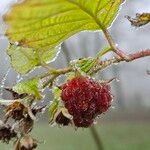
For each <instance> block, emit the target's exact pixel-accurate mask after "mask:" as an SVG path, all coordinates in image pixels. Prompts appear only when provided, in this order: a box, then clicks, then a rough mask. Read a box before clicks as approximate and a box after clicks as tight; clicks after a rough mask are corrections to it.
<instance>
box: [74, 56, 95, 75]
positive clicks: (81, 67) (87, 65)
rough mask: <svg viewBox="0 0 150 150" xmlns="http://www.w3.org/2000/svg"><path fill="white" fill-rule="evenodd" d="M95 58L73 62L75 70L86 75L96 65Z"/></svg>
mask: <svg viewBox="0 0 150 150" xmlns="http://www.w3.org/2000/svg"><path fill="white" fill-rule="evenodd" d="M96 60H97V59H95V58H92V57H88V58H83V59H81V60H78V61H77V62H75V64H74V65H75V68H76V69H78V71H81V72H84V73H88V72H89V71H90V70H91V68H92V67H94V65H95V64H96Z"/></svg>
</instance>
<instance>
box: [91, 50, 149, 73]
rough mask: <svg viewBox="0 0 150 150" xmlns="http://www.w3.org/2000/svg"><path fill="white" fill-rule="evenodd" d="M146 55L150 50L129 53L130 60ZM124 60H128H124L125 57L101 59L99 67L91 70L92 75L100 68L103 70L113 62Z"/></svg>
mask: <svg viewBox="0 0 150 150" xmlns="http://www.w3.org/2000/svg"><path fill="white" fill-rule="evenodd" d="M146 56H150V50H149V49H148V50H143V51H139V52H136V53H134V54H129V55H128V62H130V61H134V60H136V59H139V58H142V57H146ZM123 61H126V60H124V58H120V57H119V58H117V57H116V58H113V59H109V60H106V61H100V62H99V64H98V65H97V67H96V68H95V69H94V70H93V71H92V72H91V75H92V74H94V73H97V72H98V71H99V70H102V69H104V68H106V67H108V66H110V65H112V64H115V63H120V62H123Z"/></svg>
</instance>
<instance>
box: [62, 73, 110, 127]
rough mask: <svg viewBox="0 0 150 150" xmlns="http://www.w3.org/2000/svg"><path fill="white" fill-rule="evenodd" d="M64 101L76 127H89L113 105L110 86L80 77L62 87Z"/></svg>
mask: <svg viewBox="0 0 150 150" xmlns="http://www.w3.org/2000/svg"><path fill="white" fill-rule="evenodd" d="M61 98H62V101H63V102H64V105H65V107H66V108H67V109H68V112H69V113H70V114H71V115H72V116H73V121H74V124H75V126H76V127H89V126H91V125H92V123H93V122H94V119H95V118H96V117H97V116H98V115H100V114H102V113H104V112H106V111H107V110H108V108H109V107H110V105H111V101H112V95H111V92H110V86H109V85H108V84H104V83H103V84H102V83H99V82H96V81H94V80H93V79H91V78H88V77H84V76H79V77H75V78H73V79H72V80H69V81H68V82H67V83H65V84H64V85H63V86H62V94H61Z"/></svg>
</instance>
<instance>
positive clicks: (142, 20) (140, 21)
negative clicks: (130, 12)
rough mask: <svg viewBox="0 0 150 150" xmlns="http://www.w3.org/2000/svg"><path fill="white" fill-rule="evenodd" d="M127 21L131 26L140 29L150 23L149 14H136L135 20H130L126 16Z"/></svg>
mask: <svg viewBox="0 0 150 150" xmlns="http://www.w3.org/2000/svg"><path fill="white" fill-rule="evenodd" d="M127 19H128V20H129V21H130V22H131V25H132V26H135V27H141V26H143V25H146V24H148V23H150V13H142V14H138V13H137V14H136V18H131V17H130V16H127Z"/></svg>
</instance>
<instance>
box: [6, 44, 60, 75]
mask: <svg viewBox="0 0 150 150" xmlns="http://www.w3.org/2000/svg"><path fill="white" fill-rule="evenodd" d="M57 53H58V50H57V49H56V48H54V49H52V50H50V51H49V50H47V51H46V50H45V51H44V52H43V53H42V54H39V53H38V51H36V50H34V49H33V48H23V47H20V46H17V45H15V44H10V46H9V48H8V49H7V54H8V55H9V56H10V58H11V64H12V66H13V68H14V69H15V70H16V71H17V72H19V73H21V74H26V73H28V72H29V71H30V70H32V69H34V68H35V67H36V66H40V64H41V63H42V62H44V63H49V62H50V61H52V60H53V59H54V58H55V56H56V55H57ZM39 55H40V56H39Z"/></svg>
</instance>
